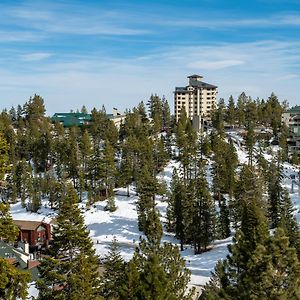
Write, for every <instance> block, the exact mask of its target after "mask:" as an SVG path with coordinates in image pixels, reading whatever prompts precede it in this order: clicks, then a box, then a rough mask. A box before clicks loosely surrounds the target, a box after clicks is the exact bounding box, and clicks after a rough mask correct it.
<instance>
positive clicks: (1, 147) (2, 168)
mask: <svg viewBox="0 0 300 300" xmlns="http://www.w3.org/2000/svg"><path fill="white" fill-rule="evenodd" d="M8 151H9V145H8V143H7V141H6V139H5V138H4V136H3V134H2V133H1V132H0V180H2V179H3V177H4V175H5V173H6V172H7V171H8V170H9V166H8V159H9V157H8Z"/></svg>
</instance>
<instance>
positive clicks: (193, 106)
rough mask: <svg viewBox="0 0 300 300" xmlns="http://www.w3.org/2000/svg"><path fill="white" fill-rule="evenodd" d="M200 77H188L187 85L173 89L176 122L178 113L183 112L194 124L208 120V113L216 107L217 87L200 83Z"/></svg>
mask: <svg viewBox="0 0 300 300" xmlns="http://www.w3.org/2000/svg"><path fill="white" fill-rule="evenodd" d="M202 78H203V77H202V76H200V75H191V76H188V79H189V84H188V85H187V86H185V87H176V88H175V92H174V93H175V97H174V100H175V117H176V121H178V119H179V116H180V112H181V110H182V109H184V110H185V112H186V115H187V117H188V118H190V119H191V120H193V121H194V122H198V123H199V122H200V121H201V119H204V120H205V119H209V118H210V112H211V110H212V109H213V107H215V106H216V99H217V93H218V91H217V86H215V85H212V84H209V83H205V82H203V81H202ZM198 126H199V124H198Z"/></svg>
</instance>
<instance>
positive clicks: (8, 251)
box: [0, 240, 39, 280]
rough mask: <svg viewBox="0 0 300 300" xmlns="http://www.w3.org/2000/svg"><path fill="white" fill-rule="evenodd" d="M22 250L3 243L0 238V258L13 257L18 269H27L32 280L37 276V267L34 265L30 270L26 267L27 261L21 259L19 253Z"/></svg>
mask: <svg viewBox="0 0 300 300" xmlns="http://www.w3.org/2000/svg"><path fill="white" fill-rule="evenodd" d="M23 253H24V252H23V251H22V250H20V249H16V248H14V247H13V246H11V245H9V244H7V243H5V242H4V241H1V240H0V257H2V258H15V259H16V263H17V264H16V267H17V268H18V269H19V270H23V271H28V272H30V273H31V276H32V280H37V279H38V278H39V272H38V268H37V267H34V268H31V269H30V270H28V269H27V263H26V262H24V261H23V259H22V258H21V254H23ZM24 254H25V253H24Z"/></svg>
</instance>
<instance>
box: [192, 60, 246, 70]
mask: <svg viewBox="0 0 300 300" xmlns="http://www.w3.org/2000/svg"><path fill="white" fill-rule="evenodd" d="M244 63H245V62H244V61H242V60H236V59H224V60H218V61H205V60H202V61H201V60H200V61H195V62H192V63H189V64H188V65H187V66H188V67H190V68H193V69H195V68H199V69H203V70H220V69H225V68H229V67H234V66H239V65H242V64H244Z"/></svg>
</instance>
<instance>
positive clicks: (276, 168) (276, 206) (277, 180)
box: [268, 160, 282, 228]
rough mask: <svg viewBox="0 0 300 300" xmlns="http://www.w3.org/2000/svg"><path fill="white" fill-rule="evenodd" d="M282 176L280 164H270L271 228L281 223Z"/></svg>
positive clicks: (273, 162) (269, 199)
mask: <svg viewBox="0 0 300 300" xmlns="http://www.w3.org/2000/svg"><path fill="white" fill-rule="evenodd" d="M281 181H282V174H281V166H280V163H279V162H277V163H276V162H275V161H274V160H273V161H272V162H271V163H270V166H269V174H268V204H269V219H270V226H271V228H275V227H277V226H278V225H279V223H280V207H281V200H282V186H281Z"/></svg>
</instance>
